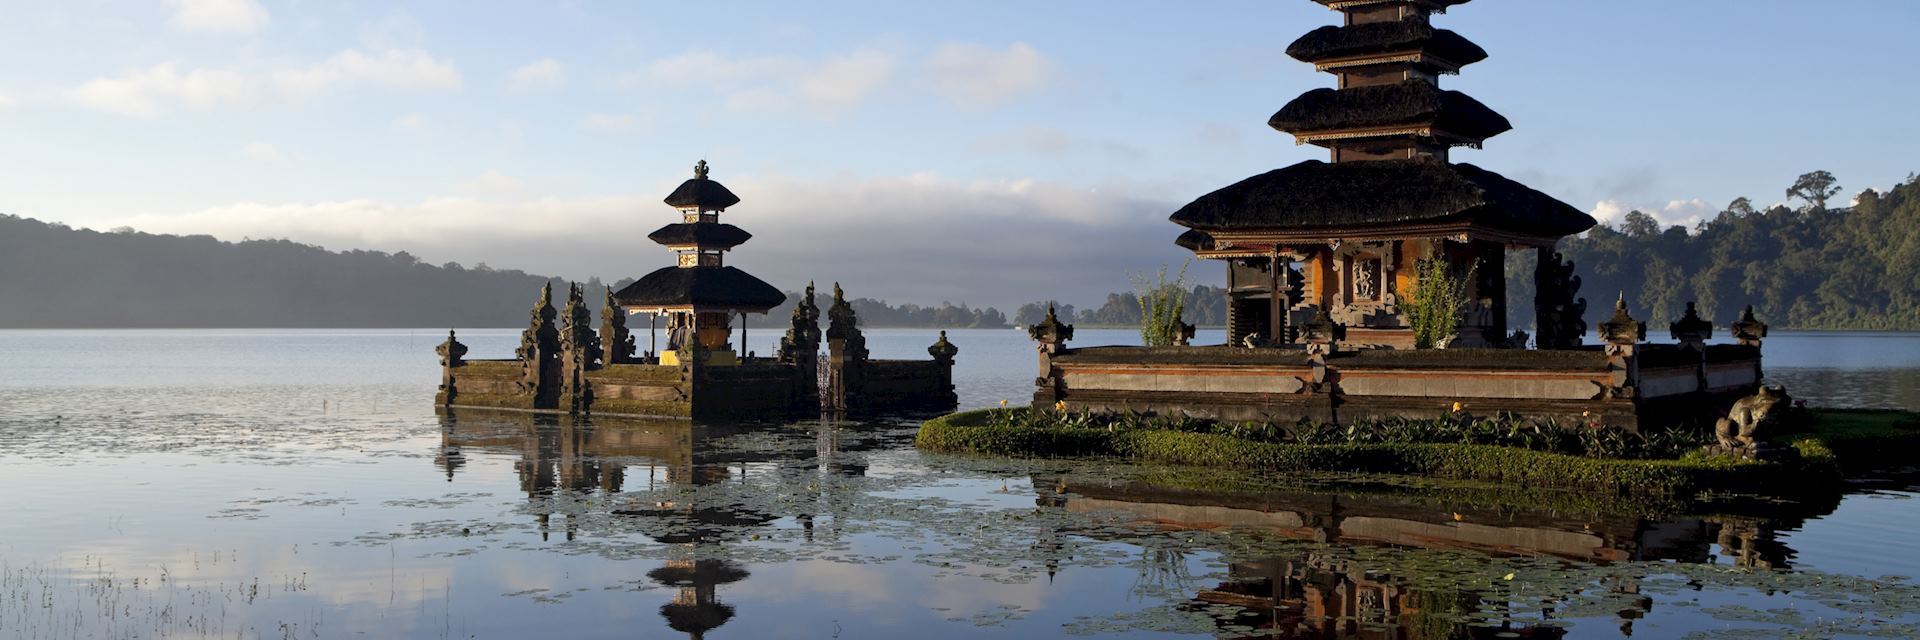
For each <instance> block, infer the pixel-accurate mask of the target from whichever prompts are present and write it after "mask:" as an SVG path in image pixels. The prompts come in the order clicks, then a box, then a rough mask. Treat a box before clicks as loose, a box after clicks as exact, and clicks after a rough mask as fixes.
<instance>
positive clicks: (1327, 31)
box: [1172, 0, 1595, 253]
mask: <svg viewBox="0 0 1920 640" xmlns="http://www.w3.org/2000/svg"><path fill="white" fill-rule="evenodd" d="M1315 1H1316V2H1319V3H1320V4H1323V5H1326V6H1327V7H1329V8H1331V9H1335V10H1337V11H1340V12H1342V13H1343V14H1344V16H1345V23H1344V24H1342V25H1339V26H1327V27H1321V28H1319V29H1315V30H1313V31H1312V32H1309V33H1308V34H1306V35H1305V36H1303V37H1301V38H1300V39H1299V40H1297V41H1295V42H1294V43H1293V44H1292V45H1291V46H1289V47H1288V48H1287V53H1288V55H1291V56H1293V57H1294V58H1296V59H1299V60H1301V61H1304V62H1308V63H1311V64H1313V65H1314V66H1315V67H1316V68H1317V69H1319V70H1321V71H1325V72H1328V73H1331V74H1334V75H1335V76H1337V77H1338V78H1339V83H1338V88H1333V89H1314V90H1311V91H1307V92H1306V93H1303V94H1301V95H1300V97H1298V98H1295V99H1294V100H1293V101H1292V102H1289V103H1287V105H1286V106H1284V107H1282V108H1281V109H1280V110H1279V111H1278V112H1276V113H1274V114H1273V117H1272V119H1270V120H1269V121H1268V124H1269V125H1270V126H1272V127H1273V128H1274V129H1277V130H1280V131H1282V132H1284V133H1288V134H1291V135H1293V137H1294V140H1295V142H1296V143H1299V144H1312V145H1317V146H1321V147H1325V148H1327V149H1328V150H1329V151H1330V152H1331V155H1332V162H1322V161H1318V160H1309V161H1307V162H1302V163H1299V164H1296V165H1293V166H1290V167H1285V168H1281V169H1277V170H1274V171H1270V172H1267V173H1264V174H1260V175H1257V176H1253V177H1251V178H1247V179H1246V180H1242V181H1240V182H1238V183H1236V184H1233V185H1231V186H1228V187H1226V188H1223V189H1220V190H1218V191H1215V192H1213V193H1210V194H1207V195H1205V196H1202V197H1200V198H1199V199H1198V200H1195V201H1194V202H1193V203H1192V204H1189V205H1187V206H1185V207H1182V208H1181V209H1180V210H1179V211H1176V212H1175V213H1174V214H1173V216H1172V220H1173V222H1175V223H1176V224H1179V225H1181V226H1185V227H1188V228H1189V229H1191V231H1188V232H1187V233H1186V234H1184V235H1182V236H1181V237H1180V240H1179V243H1180V245H1181V246H1185V247H1188V248H1190V249H1194V250H1196V251H1202V252H1203V253H1204V252H1207V251H1212V250H1214V249H1215V248H1216V247H1218V246H1219V245H1220V244H1221V243H1222V242H1223V241H1224V239H1222V238H1218V237H1216V236H1219V235H1220V234H1229V235H1233V236H1237V237H1238V240H1243V241H1244V240H1248V239H1249V236H1248V234H1254V235H1261V236H1265V239H1267V240H1273V241H1282V240H1286V239H1288V238H1290V237H1296V236H1297V237H1299V238H1302V239H1305V238H1318V239H1328V238H1337V237H1351V236H1353V232H1359V233H1360V235H1362V236H1364V235H1366V234H1367V233H1376V234H1384V233H1389V232H1391V231H1399V232H1435V233H1434V235H1445V234H1454V233H1465V232H1469V231H1474V232H1477V234H1478V235H1479V236H1480V237H1484V238H1488V239H1496V240H1505V241H1522V240H1538V241H1545V240H1549V239H1551V238H1558V237H1561V236H1565V235H1569V234H1574V233H1580V232H1582V231H1585V230H1587V229H1589V228H1592V227H1593V226H1594V224H1595V222H1594V220H1593V218H1592V217H1591V216H1588V215H1587V214H1586V213H1583V212H1581V211H1580V210H1579V209H1576V208H1574V207H1572V206H1570V205H1567V204H1566V203H1564V202H1561V201H1559V200H1557V199H1555V198H1553V197H1552V196H1549V195H1546V194H1544V193H1541V192H1539V191H1536V190H1534V189H1532V188H1529V187H1527V186H1526V185H1523V184H1520V183H1518V182H1515V181H1513V180H1509V179H1507V178H1506V177H1504V176H1501V175H1500V174H1497V173H1494V172H1492V171H1487V170H1485V169H1481V168H1479V167H1476V166H1473V165H1470V164H1454V163H1452V162H1451V161H1450V157H1449V156H1450V153H1451V150H1452V149H1453V148H1455V147H1461V146H1469V147H1478V146H1480V145H1481V144H1482V143H1483V142H1485V141H1486V140H1487V139H1488V138H1492V137H1494V136H1497V135H1499V134H1501V133H1504V132H1506V131H1508V130H1510V129H1512V125H1511V124H1509V123H1508V122H1507V119H1506V118H1505V117H1504V116H1501V115H1500V114H1499V113H1498V112H1495V111H1494V110H1493V109H1491V108H1489V107H1487V106H1486V105H1484V104H1481V103H1480V101H1478V100H1475V99H1473V98H1472V97H1471V96H1468V95H1467V94H1464V93H1461V92H1458V91H1449V90H1445V89H1442V88H1440V85H1439V81H1440V77H1441V76H1442V75H1445V74H1452V73H1458V72H1459V70H1460V68H1461V67H1463V66H1466V65H1469V64H1473V63H1475V62H1479V61H1481V60H1484V59H1486V57H1487V52H1486V51H1485V50H1484V49H1481V48H1480V46H1479V45H1476V44H1474V43H1472V42H1471V41H1468V40H1467V39H1466V38H1465V37H1462V36H1460V35H1459V34H1456V33H1454V32H1452V31H1448V30H1445V29H1439V28H1435V27H1434V26H1433V25H1432V24H1431V22H1430V18H1431V17H1432V15H1433V14H1435V13H1440V12H1444V11H1445V10H1446V9H1447V8H1449V7H1453V6H1457V5H1461V4H1465V3H1466V2H1467V1H1468V0H1315ZM1441 232H1444V233H1441ZM1225 243H1226V244H1232V242H1225Z"/></svg>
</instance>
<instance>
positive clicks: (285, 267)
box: [0, 215, 1007, 328]
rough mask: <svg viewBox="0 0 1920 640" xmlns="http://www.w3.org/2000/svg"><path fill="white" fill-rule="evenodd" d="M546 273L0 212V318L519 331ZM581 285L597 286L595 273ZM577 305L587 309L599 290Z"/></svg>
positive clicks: (875, 322)
mask: <svg viewBox="0 0 1920 640" xmlns="http://www.w3.org/2000/svg"><path fill="white" fill-rule="evenodd" d="M548 280H549V279H548V278H547V277H545V276H539V275H533V274H529V273H526V272H523V271H517V270H495V269H491V268H488V267H487V266H486V265H485V264H484V263H482V264H478V265H474V266H472V267H463V266H461V265H459V264H457V263H451V262H450V263H447V264H445V265H439V266H435V265H431V264H426V263H423V262H421V261H420V260H419V259H418V258H415V257H413V256H412V255H409V254H407V253H406V252H400V253H392V254H389V253H384V252H379V251H344V252H333V251H328V250H326V249H322V248H320V247H316V246H311V245H304V244H298V243H294V242H289V241H286V240H248V241H245V242H223V241H220V240H216V239H214V238H213V237H210V236H172V235H155V234H149V233H141V232H137V231H133V230H131V229H118V230H115V231H112V232H107V233H102V232H98V231H92V230H87V229H73V228H69V227H67V226H65V225H60V224H52V223H46V222H41V221H38V220H31V219H27V218H20V217H16V216H9V215H0V328H200V327H221V328H233V327H274V328H293V327H304V328H354V327H383V328H394V327H413V328H418V327H521V326H525V325H526V322H527V309H528V308H529V307H530V306H531V305H532V303H533V299H534V296H535V295H536V294H537V293H538V292H539V290H540V285H541V284H542V283H545V282H547V281H548ZM552 282H553V283H554V284H555V287H556V291H564V289H562V287H565V286H566V283H565V282H563V281H560V280H557V279H556V280H552ZM628 282H630V280H623V281H620V282H616V283H613V285H612V286H613V287H614V288H615V289H618V288H620V287H622V286H625V285H626V284H627V283H628ZM585 284H586V285H587V288H588V291H590V292H597V291H600V290H601V289H600V286H601V283H600V281H598V280H589V281H588V282H586V283H585ZM555 297H556V298H560V297H561V296H559V295H557V294H556V296H555ZM789 298H790V299H789V301H788V302H787V304H786V305H785V306H783V307H782V308H780V309H777V310H775V312H774V313H772V314H769V315H768V316H764V317H754V318H752V320H753V326H755V327H761V328H764V327H785V325H786V323H787V322H788V319H787V315H788V314H789V313H790V312H791V310H792V305H793V304H794V300H795V299H797V297H796V296H793V295H791V294H790V295H789ZM562 302H564V300H560V299H556V300H555V304H560V303H562ZM590 302H591V306H592V307H593V308H594V311H595V312H596V313H597V312H598V311H599V308H600V299H599V298H598V297H594V298H590ZM828 302H830V300H823V301H822V307H821V308H822V309H825V308H826V306H825V305H826V303H828ZM851 302H852V304H853V306H854V308H855V310H856V311H858V312H859V314H860V320H861V324H863V325H866V326H871V327H943V328H948V327H951V328H959V327H983V328H984V327H1004V326H1007V320H1006V316H1005V315H1004V314H1002V313H1001V312H1000V311H998V310H995V309H992V308H986V309H975V308H968V307H965V306H964V305H962V306H955V305H951V304H943V305H941V306H938V307H920V306H917V305H911V304H906V305H901V306H898V307H895V306H892V305H889V304H887V303H886V302H883V301H879V300H868V299H857V300H853V301H851ZM824 320H825V319H824V318H823V319H822V321H823V322H824Z"/></svg>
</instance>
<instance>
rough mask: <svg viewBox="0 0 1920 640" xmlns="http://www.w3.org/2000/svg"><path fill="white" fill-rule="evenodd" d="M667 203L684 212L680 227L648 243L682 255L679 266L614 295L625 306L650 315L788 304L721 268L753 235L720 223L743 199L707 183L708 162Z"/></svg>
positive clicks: (760, 284) (734, 270)
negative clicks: (730, 251) (723, 215)
mask: <svg viewBox="0 0 1920 640" xmlns="http://www.w3.org/2000/svg"><path fill="white" fill-rule="evenodd" d="M666 203H667V206H670V207H673V208H675V209H678V210H680V213H681V221H680V222H677V223H673V224H669V225H666V226H663V227H660V228H659V229H657V230H655V231H654V232H653V233H651V234H648V235H647V238H648V239H649V240H652V241H654V242H656V243H659V244H661V245H663V246H665V247H667V248H668V249H670V250H672V251H673V252H674V253H676V254H678V256H679V264H677V265H674V266H670V267H663V268H661V269H659V270H656V271H654V272H653V273H649V274H647V275H645V276H642V277H641V278H640V279H639V280H637V281H634V283H633V284H631V285H627V287H626V288H623V289H621V290H620V291H619V292H618V293H615V294H614V299H615V300H617V301H618V302H619V303H620V304H621V305H623V306H625V307H627V308H629V309H631V310H636V311H647V312H662V311H684V312H695V313H705V312H727V313H731V312H743V311H744V312H750V313H766V311H767V310H768V309H772V308H773V307H776V306H779V305H780V303H782V302H785V301H786V299H787V296H786V294H784V293H781V292H780V290H779V289H778V288H775V287H774V286H773V285H771V284H767V282H766V281H764V280H761V279H759V278H756V277H754V276H753V275H752V274H749V273H747V272H745V271H742V270H740V269H739V268H738V267H730V266H726V265H725V264H723V254H725V253H726V252H727V251H729V250H732V249H733V248H734V247H738V246H740V245H741V244H744V243H746V241H747V240H748V239H751V238H752V237H753V234H750V233H747V231H746V230H745V229H741V228H740V227H736V226H733V225H731V224H726V223H723V222H720V214H721V212H724V211H726V209H727V207H731V206H733V205H736V204H740V197H739V196H736V195H733V192H732V191H730V190H728V189H727V187H726V186H725V185H722V184H720V182H719V181H717V180H713V179H711V178H709V177H707V162H706V161H705V160H702V161H700V163H699V164H697V165H695V166H694V172H693V178H692V179H690V180H687V181H686V182H682V183H680V186H679V188H676V189H674V190H673V193H672V194H670V195H668V196H667V198H666Z"/></svg>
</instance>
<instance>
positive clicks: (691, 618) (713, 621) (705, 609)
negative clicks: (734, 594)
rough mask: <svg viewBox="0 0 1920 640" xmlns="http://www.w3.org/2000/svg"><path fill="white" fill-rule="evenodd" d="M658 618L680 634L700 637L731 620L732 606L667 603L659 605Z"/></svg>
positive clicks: (723, 604) (709, 603)
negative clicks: (662, 619)
mask: <svg viewBox="0 0 1920 640" xmlns="http://www.w3.org/2000/svg"><path fill="white" fill-rule="evenodd" d="M660 617H662V618H666V619H667V627H668V628H670V629H673V630H674V631H678V632H680V633H686V634H691V635H692V636H693V637H695V638H699V637H701V636H702V635H703V634H705V633H706V632H708V631H712V630H714V629H716V628H719V627H720V625H723V624H726V623H727V621H728V620H732V619H733V605H730V604H727V603H724V602H707V603H700V602H692V603H688V602H677V601H676V602H669V603H666V604H663V605H660Z"/></svg>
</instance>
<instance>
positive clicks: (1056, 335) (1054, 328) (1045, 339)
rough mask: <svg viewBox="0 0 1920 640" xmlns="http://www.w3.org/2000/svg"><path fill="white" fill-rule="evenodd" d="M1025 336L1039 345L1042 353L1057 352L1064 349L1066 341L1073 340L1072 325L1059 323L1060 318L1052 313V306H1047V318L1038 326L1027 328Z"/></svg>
mask: <svg viewBox="0 0 1920 640" xmlns="http://www.w3.org/2000/svg"><path fill="white" fill-rule="evenodd" d="M1027 336H1028V337H1030V338H1033V341H1034V342H1038V343H1040V349H1041V350H1044V351H1048V352H1050V353H1052V352H1058V351H1059V350H1061V349H1063V348H1065V345H1066V343H1067V341H1068V340H1072V339H1073V325H1070V324H1063V323H1061V322H1060V316H1058V315H1056V314H1055V313H1054V309H1053V306H1052V305H1048V306H1047V318H1046V319H1045V320H1041V321H1040V324H1036V325H1033V326H1032V327H1028V328H1027Z"/></svg>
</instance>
